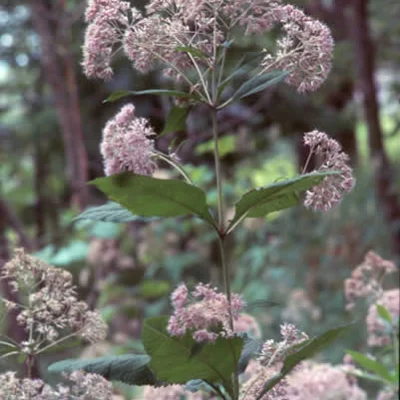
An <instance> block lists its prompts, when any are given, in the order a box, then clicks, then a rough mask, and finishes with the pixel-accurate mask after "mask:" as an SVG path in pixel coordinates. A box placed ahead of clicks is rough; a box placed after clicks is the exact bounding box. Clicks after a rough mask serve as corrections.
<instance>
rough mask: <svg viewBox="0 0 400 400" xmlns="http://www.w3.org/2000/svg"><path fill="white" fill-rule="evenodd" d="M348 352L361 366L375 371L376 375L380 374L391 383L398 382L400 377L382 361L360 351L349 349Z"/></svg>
mask: <svg viewBox="0 0 400 400" xmlns="http://www.w3.org/2000/svg"><path fill="white" fill-rule="evenodd" d="M346 353H347V354H349V355H350V356H351V358H352V359H353V360H354V361H355V362H356V363H357V364H359V365H360V366H361V367H363V368H365V369H366V370H368V371H370V372H373V373H375V375H376V376H379V377H380V378H382V379H383V380H384V381H386V382H389V383H396V381H397V380H398V377H397V376H396V375H395V374H394V373H393V374H392V373H391V372H390V371H389V370H388V369H387V368H386V367H385V366H384V365H383V364H381V363H380V362H378V361H376V360H374V359H372V358H370V357H368V356H366V355H364V354H362V353H359V352H358V351H353V350H347V351H346Z"/></svg>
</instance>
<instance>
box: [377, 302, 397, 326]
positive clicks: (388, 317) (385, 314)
mask: <svg viewBox="0 0 400 400" xmlns="http://www.w3.org/2000/svg"><path fill="white" fill-rule="evenodd" d="M376 309H377V311H378V314H379V316H380V317H381V318H382V319H383V320H384V321H386V322H388V323H389V324H391V323H392V321H393V319H392V314H390V312H389V310H388V309H387V308H386V307H384V306H382V305H381V304H377V305H376Z"/></svg>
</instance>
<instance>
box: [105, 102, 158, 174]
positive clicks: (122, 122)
mask: <svg viewBox="0 0 400 400" xmlns="http://www.w3.org/2000/svg"><path fill="white" fill-rule="evenodd" d="M153 135H155V132H154V130H153V129H152V128H151V127H150V126H149V124H148V121H147V120H146V119H145V118H139V117H136V116H135V107H134V106H133V105H132V104H127V105H125V106H123V107H122V108H121V110H120V112H119V113H118V114H117V115H116V116H115V117H114V118H112V119H111V120H110V121H108V122H107V124H106V126H105V127H104V130H103V141H102V143H101V146H100V150H101V154H102V155H103V158H104V164H105V173H106V175H113V174H117V173H120V172H123V171H131V172H134V173H136V174H140V175H152V174H153V172H154V170H155V163H154V162H153V161H152V159H151V157H152V154H153V151H154V141H153V140H152V139H149V136H153Z"/></svg>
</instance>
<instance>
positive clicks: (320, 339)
mask: <svg viewBox="0 0 400 400" xmlns="http://www.w3.org/2000/svg"><path fill="white" fill-rule="evenodd" d="M351 326H352V324H349V325H345V326H340V327H338V328H333V329H330V330H328V331H327V332H325V333H323V334H322V335H320V336H317V337H315V338H313V339H310V340H307V341H305V342H303V343H302V344H300V345H297V346H296V347H298V348H300V349H299V350H298V351H296V352H295V353H293V354H290V355H289V356H287V357H286V358H285V360H284V362H283V366H282V368H281V370H280V371H279V373H278V374H276V375H275V376H273V377H272V378H271V379H269V380H268V381H267V382H266V383H265V385H264V388H263V390H262V391H261V392H260V394H259V395H258V396H257V398H256V400H260V399H261V398H262V397H263V396H264V394H265V393H267V392H268V391H269V390H271V389H272V388H273V387H274V386H275V385H276V384H278V383H279V382H280V381H281V380H282V379H283V378H284V377H285V376H286V375H287V374H288V373H289V372H291V371H292V370H293V368H294V367H295V366H296V365H298V364H299V363H300V362H302V361H304V360H307V359H309V358H312V357H313V356H315V355H316V354H317V353H318V352H320V351H321V350H322V349H324V348H325V347H327V346H329V345H330V344H331V343H333V342H334V341H335V340H336V339H337V338H338V337H339V336H340V335H341V334H342V333H344V332H346V331H347V330H349V329H350V328H351Z"/></svg>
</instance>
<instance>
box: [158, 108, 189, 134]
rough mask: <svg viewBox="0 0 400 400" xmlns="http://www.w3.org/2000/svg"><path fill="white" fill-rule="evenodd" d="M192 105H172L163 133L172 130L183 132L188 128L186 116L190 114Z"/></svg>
mask: <svg viewBox="0 0 400 400" xmlns="http://www.w3.org/2000/svg"><path fill="white" fill-rule="evenodd" d="M189 111H190V107H176V106H174V107H172V108H171V111H170V112H169V114H168V117H167V120H166V121H165V126H164V129H163V131H162V132H161V135H166V134H167V133H170V132H181V131H184V130H185V129H186V118H187V116H188V114H189Z"/></svg>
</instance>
